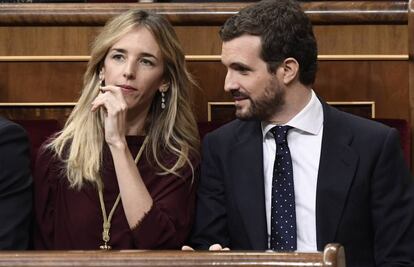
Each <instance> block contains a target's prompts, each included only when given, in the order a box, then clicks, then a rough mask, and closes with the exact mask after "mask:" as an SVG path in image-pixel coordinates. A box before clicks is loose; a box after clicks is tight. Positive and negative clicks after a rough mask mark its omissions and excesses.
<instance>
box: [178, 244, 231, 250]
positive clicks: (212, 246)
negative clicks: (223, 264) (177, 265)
mask: <svg viewBox="0 0 414 267" xmlns="http://www.w3.org/2000/svg"><path fill="white" fill-rule="evenodd" d="M181 250H186V251H194V249H193V248H192V247H190V246H182V247H181ZM208 250H211V251H220V250H230V249H229V248H223V247H222V246H221V245H220V244H214V245H211V246H210V247H209V248H208Z"/></svg>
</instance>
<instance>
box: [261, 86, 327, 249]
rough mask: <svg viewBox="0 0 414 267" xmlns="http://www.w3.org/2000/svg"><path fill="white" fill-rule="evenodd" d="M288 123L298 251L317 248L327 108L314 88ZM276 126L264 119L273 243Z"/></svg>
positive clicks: (265, 156) (267, 187)
mask: <svg viewBox="0 0 414 267" xmlns="http://www.w3.org/2000/svg"><path fill="white" fill-rule="evenodd" d="M285 125H289V126H292V127H293V128H292V129H290V130H289V132H288V136H287V141H288V146H289V149H290V154H291V157H292V166H293V181H294V187H295V204H296V233H297V251H300V252H309V251H317V245H316V213H315V207H316V184H317V178H318V169H319V160H320V155H321V145H322V133H323V109H322V104H321V102H320V101H319V99H318V98H317V97H316V94H315V92H314V91H313V90H312V96H311V99H310V101H309V103H308V104H307V105H306V106H305V107H304V108H303V109H302V110H301V111H300V112H299V113H298V114H297V115H296V116H295V117H293V118H292V119H291V120H290V121H289V122H287V123H286V124H285ZM274 126H275V125H273V124H270V123H267V122H262V132H263V168H264V169H263V170H264V176H265V177H264V179H265V180H264V185H265V201H266V221H267V233H268V243H269V242H270V241H269V240H270V209H271V199H272V179H273V165H274V163H275V155H276V143H275V139H274V138H273V135H272V133H271V132H270V129H272V128H273V127H274Z"/></svg>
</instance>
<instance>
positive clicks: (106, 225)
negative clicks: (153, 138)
mask: <svg viewBox="0 0 414 267" xmlns="http://www.w3.org/2000/svg"><path fill="white" fill-rule="evenodd" d="M147 143H148V136H146V137H145V139H144V142H143V143H142V145H141V148H140V149H139V151H138V154H137V156H136V157H135V164H138V161H139V159H140V158H141V155H142V153H143V152H144V148H145V145H146V144H147ZM98 193H99V203H100V204H101V210H102V217H103V225H102V240H103V241H104V242H105V243H104V244H103V245H101V246H99V248H100V249H103V250H110V249H112V247H111V246H109V245H108V242H109V240H110V237H109V231H110V230H111V220H112V216H113V215H114V212H115V209H116V207H117V206H118V204H119V201H120V200H121V194H120V193H119V194H118V197H117V198H116V200H115V203H114V205H113V206H112V209H111V211H110V212H109V216H108V217H107V216H106V209H105V202H104V198H103V192H102V188H101V187H99V190H98Z"/></svg>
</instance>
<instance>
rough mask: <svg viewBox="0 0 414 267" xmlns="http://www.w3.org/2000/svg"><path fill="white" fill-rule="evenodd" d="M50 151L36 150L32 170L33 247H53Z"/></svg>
mask: <svg viewBox="0 0 414 267" xmlns="http://www.w3.org/2000/svg"><path fill="white" fill-rule="evenodd" d="M51 158H52V157H51V155H50V152H49V151H47V150H45V149H43V148H41V149H40V150H39V152H38V155H37V159H36V165H35V172H34V209H35V230H34V247H35V249H40V250H48V249H52V248H53V247H54V243H53V240H54V238H53V232H54V222H55V221H54V207H55V204H54V202H55V198H56V196H55V191H56V190H54V184H53V183H52V182H51V179H50V165H51Z"/></svg>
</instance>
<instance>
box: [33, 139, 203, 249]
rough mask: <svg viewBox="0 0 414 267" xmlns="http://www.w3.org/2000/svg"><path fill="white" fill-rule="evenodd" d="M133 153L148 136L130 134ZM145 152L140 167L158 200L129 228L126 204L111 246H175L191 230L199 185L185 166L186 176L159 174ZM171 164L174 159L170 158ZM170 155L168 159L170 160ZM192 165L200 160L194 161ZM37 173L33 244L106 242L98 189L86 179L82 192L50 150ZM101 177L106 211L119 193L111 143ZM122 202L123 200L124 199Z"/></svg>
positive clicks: (94, 244)
mask: <svg viewBox="0 0 414 267" xmlns="http://www.w3.org/2000/svg"><path fill="white" fill-rule="evenodd" d="M126 140H127V143H128V147H129V149H130V151H131V154H132V155H133V156H135V155H136V154H137V153H138V151H139V149H140V147H141V145H142V142H143V140H144V137H142V136H139V137H137V136H127V139H126ZM144 155H145V153H144V154H143V156H142V158H141V159H140V161H139V162H138V168H139V170H140V173H141V175H142V179H143V180H144V183H145V186H146V187H147V188H148V191H149V192H150V194H151V197H152V198H153V200H154V204H153V206H152V208H151V209H150V211H149V212H148V213H147V214H146V215H145V217H144V218H143V219H142V221H141V222H140V223H139V226H138V227H136V228H134V229H132V230H131V229H130V227H129V225H128V222H127V219H126V217H125V212H124V209H123V206H122V203H119V205H118V207H117V208H116V210H115V213H114V215H113V217H112V222H111V230H110V237H111V240H110V242H109V245H111V246H112V248H113V249H177V248H180V246H181V245H183V243H184V242H185V240H186V239H187V237H188V234H189V231H190V230H191V224H192V221H193V217H194V206H195V184H194V183H192V172H191V169H190V167H189V166H188V165H187V166H186V167H184V169H183V170H181V172H180V173H181V174H182V175H183V177H177V176H176V175H172V174H168V175H163V176H159V175H157V174H156V170H155V169H154V168H153V167H151V165H150V164H149V163H148V162H147V161H146V157H145V156H144ZM169 160H170V163H172V164H173V163H174V162H175V158H173V157H171V158H170V159H169ZM169 160H167V162H168V161H169ZM193 164H194V166H197V165H198V164H197V163H196V162H193ZM36 166H37V167H36V171H35V174H34V187H35V194H34V195H35V214H36V230H35V240H34V242H35V249H41V250H45V249H59V250H67V249H80V250H83V249H99V246H100V245H102V244H103V241H102V222H103V221H102V213H101V207H100V204H99V197H98V190H97V189H96V187H95V186H92V185H91V184H85V185H84V186H83V187H82V189H81V190H80V191H78V190H77V189H71V188H69V182H68V178H67V177H66V174H65V173H64V171H62V166H63V164H62V162H61V161H60V160H58V159H57V157H56V156H54V155H52V153H51V152H50V151H49V150H45V149H43V150H41V151H40V152H39V154H38V159H37V162H36ZM102 167H103V170H102V179H103V180H102V181H103V184H104V185H105V186H104V190H103V195H104V201H105V207H106V211H107V214H109V211H110V210H111V208H112V206H113V205H114V203H115V199H116V198H117V196H118V193H119V186H118V180H117V178H116V174H115V167H114V164H113V160H112V156H111V153H110V151H109V147H108V146H107V145H106V144H105V146H104V148H103V164H102ZM121 201H122V200H121Z"/></svg>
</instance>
